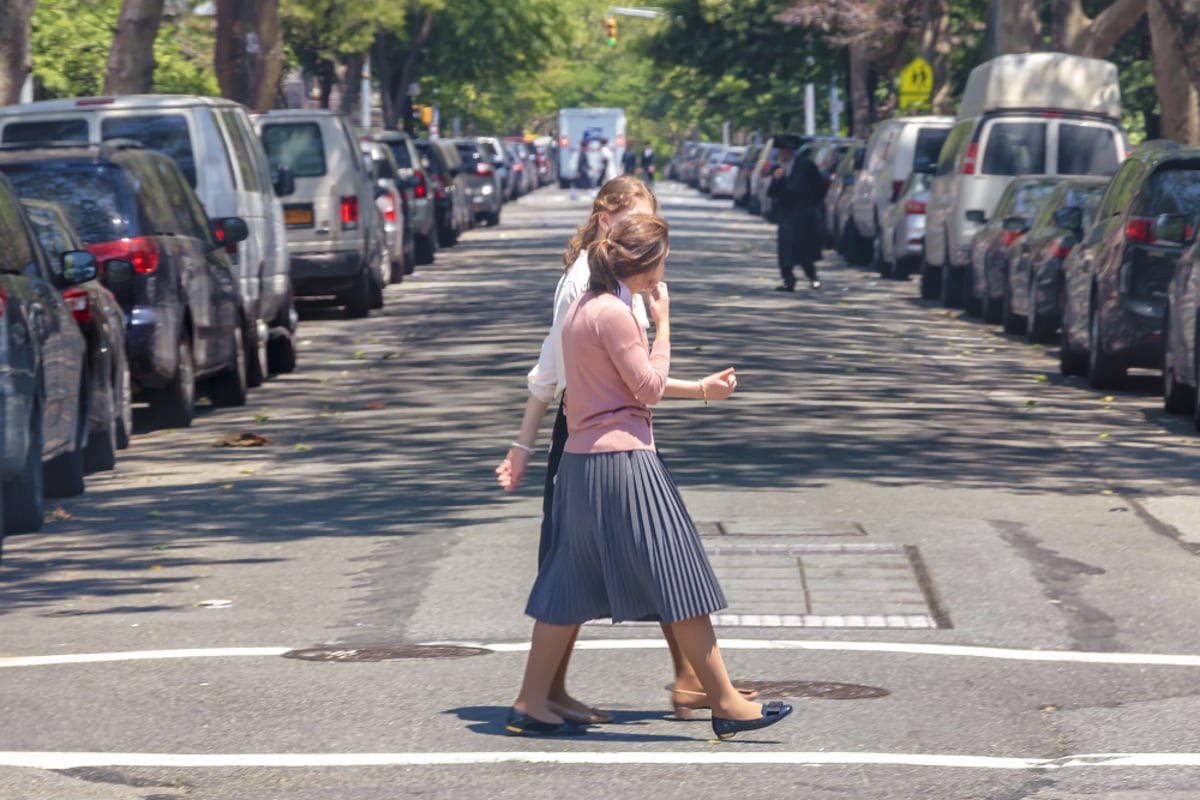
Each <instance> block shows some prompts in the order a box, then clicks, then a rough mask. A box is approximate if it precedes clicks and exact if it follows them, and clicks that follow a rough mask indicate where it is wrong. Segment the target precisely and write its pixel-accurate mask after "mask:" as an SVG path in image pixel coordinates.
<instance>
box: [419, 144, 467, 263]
mask: <svg viewBox="0 0 1200 800" xmlns="http://www.w3.org/2000/svg"><path fill="white" fill-rule="evenodd" d="M417 149H418V150H420V152H421V163H422V165H424V167H425V169H426V170H427V172H428V173H429V175H430V177H431V178H432V179H433V185H434V189H433V196H434V209H435V216H436V219H437V232H438V245H439V246H441V247H452V246H454V244H455V243H457V242H458V237H459V236H461V235H462V233H463V231H465V230H467V229H469V228H470V227H471V224H472V221H473V219H474V216H473V215H472V213H471V201H470V199H469V197H468V189H467V178H466V176H465V175H464V174H462V173H463V163H462V159H461V158H459V156H458V148H456V147H455V146H454V145H452V144H450V143H448V142H446V141H443V140H440V139H439V140H436V141H430V140H426V139H419V140H418V141H417Z"/></svg>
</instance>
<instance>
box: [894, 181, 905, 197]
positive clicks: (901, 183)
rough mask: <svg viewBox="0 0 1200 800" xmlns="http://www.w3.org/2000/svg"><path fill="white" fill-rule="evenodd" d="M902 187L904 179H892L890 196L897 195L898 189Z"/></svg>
mask: <svg viewBox="0 0 1200 800" xmlns="http://www.w3.org/2000/svg"><path fill="white" fill-rule="evenodd" d="M903 188H904V181H892V197H899V196H900V190H901V189H903Z"/></svg>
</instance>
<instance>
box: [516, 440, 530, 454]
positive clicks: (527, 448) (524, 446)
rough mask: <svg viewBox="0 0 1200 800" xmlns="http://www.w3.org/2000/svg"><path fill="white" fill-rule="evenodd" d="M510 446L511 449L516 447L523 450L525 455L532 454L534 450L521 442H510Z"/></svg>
mask: <svg viewBox="0 0 1200 800" xmlns="http://www.w3.org/2000/svg"><path fill="white" fill-rule="evenodd" d="M511 445H512V446H513V447H517V448H520V449H521V450H524V451H525V452H526V453H529V454H530V455H532V454H533V452H534V449H533V448H532V447H530V446H529V445H527V444H523V443H522V442H511Z"/></svg>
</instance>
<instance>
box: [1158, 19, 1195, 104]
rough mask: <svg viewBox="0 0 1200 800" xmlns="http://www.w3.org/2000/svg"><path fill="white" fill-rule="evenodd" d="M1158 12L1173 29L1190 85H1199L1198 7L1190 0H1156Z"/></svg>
mask: <svg viewBox="0 0 1200 800" xmlns="http://www.w3.org/2000/svg"><path fill="white" fill-rule="evenodd" d="M1157 6H1158V10H1159V13H1161V14H1163V16H1164V17H1165V19H1166V22H1167V23H1168V25H1169V27H1170V28H1171V29H1172V30H1174V31H1175V34H1176V37H1177V40H1178V42H1179V45H1180V58H1182V60H1183V64H1184V67H1185V68H1186V69H1187V74H1188V79H1189V81H1190V83H1191V84H1192V86H1194V87H1195V86H1200V82H1198V80H1200V41H1197V37H1198V36H1200V8H1198V7H1197V4H1196V3H1195V2H1191V1H1190V0H1158V2H1157Z"/></svg>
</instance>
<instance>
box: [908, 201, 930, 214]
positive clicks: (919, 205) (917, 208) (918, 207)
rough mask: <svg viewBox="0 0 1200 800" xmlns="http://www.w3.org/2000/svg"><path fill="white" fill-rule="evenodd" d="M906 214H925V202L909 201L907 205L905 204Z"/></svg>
mask: <svg viewBox="0 0 1200 800" xmlns="http://www.w3.org/2000/svg"><path fill="white" fill-rule="evenodd" d="M904 213H905V214H908V215H910V216H911V215H913V214H924V213H925V201H924V200H909V201H908V202H907V203H905V204H904Z"/></svg>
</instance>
